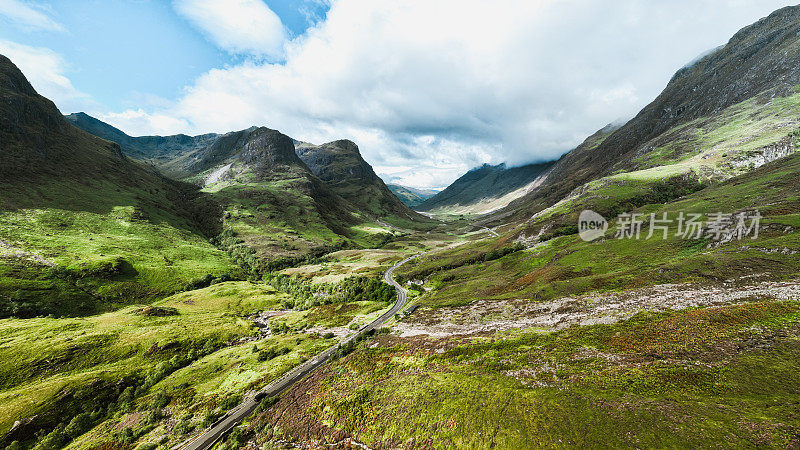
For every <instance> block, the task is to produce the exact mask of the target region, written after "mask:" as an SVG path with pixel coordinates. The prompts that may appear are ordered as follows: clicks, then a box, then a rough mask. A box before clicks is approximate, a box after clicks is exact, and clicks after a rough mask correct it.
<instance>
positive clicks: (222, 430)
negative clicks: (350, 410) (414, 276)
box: [175, 253, 422, 450]
mask: <svg viewBox="0 0 800 450" xmlns="http://www.w3.org/2000/svg"><path fill="white" fill-rule="evenodd" d="M421 254H422V253H420V254H417V255H414V256H411V257H408V258H406V259H404V260H402V261H400V262H398V263H397V264H395V265H393V266H392V267H390V268H389V269H388V270H386V272H385V273H384V274H383V280H384V281H385V282H386V283H388V284H390V285H391V286H393V287H394V288H395V290H396V291H397V300H396V301H395V303H394V305H393V306H392V307H391V309H389V310H388V311H386V312H385V313H383V314H382V315H381V316H380V317H378V318H377V319H375V320H373V321H372V322H370V323H368V324H366V325H364V326H363V327H361V328H359V330H358V331H357V332H355V333H353V334H352V335H351V336H348V337H347V338H345V339H343V340H341V341H339V343H338V344H336V345H334V346H332V347H330V348H328V349H327V350H324V351H323V352H321V353H318V354H317V355H316V356H314V357H313V358H311V359H309V360H307V361H306V362H304V363H302V364H300V365H299V366H297V367H295V368H294V369H292V370H290V371H289V372H287V373H285V374H284V375H283V376H282V377H280V378H278V379H277V380H275V381H273V382H272V383H270V384H269V385H267V386H266V387H264V388H263V389H261V390H260V391H258V393H257V394H256V396H258V397H259V398H266V397H274V396H276V395H278V394H280V393H281V392H283V391H285V390H286V389H287V388H288V387H289V386H291V385H292V384H294V383H295V382H297V381H299V380H301V379H302V378H303V377H305V376H306V375H308V374H309V373H311V372H313V371H314V370H316V369H318V368H319V367H321V366H322V365H324V364H325V363H327V362H328V361H330V359H331V356H333V354H334V353H335V352H336V350H337V349H338V348H339V346H342V345H347V344H349V343H351V342H353V341H355V340H356V339H358V338H359V337H360V336H362V335H363V334H364V333H367V332H369V331H370V330H374V329H376V328H378V327H379V326H381V325H383V324H384V323H385V322H386V321H387V320H389V319H390V318H391V317H392V316H394V315H395V314H396V313H398V312H400V310H401V309H403V306H405V304H406V300H408V290H406V289H405V288H403V286H401V285H400V284H399V283H398V282H396V281H394V278H392V273H394V270H395V269H397V268H398V267H400V266H402V265H403V264H405V263H407V262H409V261H411V260H412V259H414V258H416V257H418V256H420V255H421ZM256 396H253V397H251V398H249V399H247V400H245V401H243V402H242V403H241V404H239V406H237V407H235V408H233V409H232V410H230V411H228V412H227V413H225V415H223V416H222V417H220V418H219V419H218V420H217V421H216V422H214V423H213V424H211V426H210V427H208V429H206V430H205V431H203V432H202V433H201V434H199V435H197V436H196V437H194V438H192V439H190V440H188V441H185V442H183V443H181V444H180V445H178V446H176V447H175V448H176V449H184V450H204V449H209V448H211V447H212V446H213V445H214V444H215V443H216V442H217V441H218V440H219V439H220V438H221V437H222V436H224V435H225V434H227V433H228V432H229V431H230V430H232V429H233V427H235V426H236V425H238V424H239V423H240V422H241V421H242V420H244V418H245V417H247V416H249V415H250V414H252V413H253V411H254V410H255V409H256V406H258V401H257V400H255V397H256Z"/></svg>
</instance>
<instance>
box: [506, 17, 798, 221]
mask: <svg viewBox="0 0 800 450" xmlns="http://www.w3.org/2000/svg"><path fill="white" fill-rule="evenodd" d="M799 26H800V8H799V7H786V8H782V9H779V10H777V11H775V12H773V13H772V14H770V15H769V16H768V17H765V18H763V19H761V20H759V21H757V22H755V23H754V24H752V25H749V26H747V27H745V28H743V29H741V30H740V31H739V32H737V33H736V34H735V35H734V36H733V37H732V38H731V39H730V40H729V41H728V43H727V44H726V45H724V46H723V47H720V48H718V49H716V50H715V51H713V52H711V53H709V54H708V55H706V56H704V57H702V58H700V59H699V60H697V61H693V62H692V63H690V64H687V65H686V66H685V67H682V68H681V69H679V70H678V71H677V72H676V73H675V74H674V75H673V77H672V79H671V80H670V81H669V83H668V84H667V86H666V87H665V89H664V90H663V91H662V92H661V94H660V95H659V96H658V97H656V99H655V100H653V101H652V102H651V103H650V104H649V105H647V106H646V107H644V108H643V109H642V110H641V111H640V112H639V113H638V114H637V115H636V116H635V117H634V118H633V119H631V120H630V121H628V122H627V123H626V124H625V125H623V126H622V127H620V128H619V129H617V130H615V131H614V132H612V133H611V134H610V135H608V136H607V137H606V138H605V139H604V140H603V141H602V142H600V143H599V144H598V143H596V142H591V140H587V142H585V143H583V144H581V145H580V146H578V147H577V148H575V149H574V150H572V151H570V152H569V153H567V154H565V155H564V156H562V157H561V158H560V159H559V160H558V161H557V162H556V163H555V165H554V166H553V168H552V170H551V171H550V173H549V174H548V176H547V177H546V178H545V179H544V180H543V182H542V184H541V186H540V187H539V188H538V189H536V190H534V191H532V192H531V193H530V194H528V195H527V196H525V197H524V198H522V199H520V200H519V201H518V202H516V203H514V204H512V205H510V206H509V208H508V210H506V211H503V212H501V214H500V216H499V217H507V216H508V214H512V213H513V214H516V217H517V218H518V219H519V220H522V219H524V218H525V217H526V216H530V215H531V214H533V213H536V212H537V211H540V210H541V209H543V208H545V207H547V206H549V205H552V204H553V203H555V202H557V201H559V200H561V199H563V198H566V197H567V196H568V195H570V193H571V192H573V191H574V190H575V189H577V188H580V187H581V186H583V185H585V184H586V183H587V182H589V181H592V180H595V179H599V178H602V177H607V176H611V175H613V174H616V173H623V172H631V171H641V170H646V169H653V168H655V167H659V166H670V170H671V171H672V172H673V174H675V173H687V172H688V171H693V172H694V173H695V175H696V176H702V177H706V178H723V179H724V178H728V177H730V176H734V175H736V174H739V173H741V172H742V171H741V170H738V169H741V167H742V164H741V162H742V161H744V160H747V158H749V157H751V156H752V155H751V153H753V152H759V153H761V154H764V153H765V152H766V153H770V154H774V153H775V152H774V151H773V150H769V149H768V148H767V147H769V146H771V145H773V144H776V143H777V142H779V141H780V140H781V139H783V138H785V137H787V135H788V134H789V133H790V132H791V131H793V130H794V128H795V127H796V119H795V116H793V108H791V105H790V104H785V103H784V104H778V103H779V102H782V101H783V100H781V99H788V98H793V96H794V95H795V93H796V86H797V85H798V84H800V71H798V70H797V69H796V68H797V67H798V64H800V35H798V33H797V29H798V27H799ZM770 108H771V112H772V113H774V114H777V115H778V117H780V118H782V120H776V118H775V117H770V116H769V113H767V110H769V109H770ZM762 113H763V114H762ZM756 122H759V123H761V124H768V125H769V129H768V130H764V129H759V128H758V127H757V126H755V125H754V123H756ZM732 123H735V124H737V125H738V126H736V127H733V126H731V124H732ZM715 139H716V141H715ZM737 141H738V142H739V143H738V145H735V144H733V143H734V142H737ZM717 144H723V146H724V147H725V148H724V150H722V149H721V147H720V148H718V149H714V148H713V147H714V146H715V145H717ZM762 159H763V161H764V162H766V161H768V160H769V159H770V158H769V157H765V158H762ZM746 165H747V164H745V166H746Z"/></svg>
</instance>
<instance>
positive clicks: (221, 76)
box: [117, 0, 786, 187]
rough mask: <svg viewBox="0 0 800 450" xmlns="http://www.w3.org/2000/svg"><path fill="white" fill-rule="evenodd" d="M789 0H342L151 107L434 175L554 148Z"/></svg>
mask: <svg viewBox="0 0 800 450" xmlns="http://www.w3.org/2000/svg"><path fill="white" fill-rule="evenodd" d="M190 3H196V2H190ZM785 3H786V2H784V1H777V0H759V1H745V0H675V1H673V2H668V3H664V2H642V1H640V0H618V1H614V2H598V1H592V0H535V1H534V0H531V1H516V0H497V1H494V2H485V1H482V0H416V1H411V0H409V1H403V2H397V1H394V0H339V1H335V2H334V3H333V4H332V6H331V9H330V11H329V12H328V14H327V18H326V20H325V21H324V22H320V23H319V24H318V25H317V26H316V27H312V28H310V29H309V30H308V31H307V32H306V34H304V35H303V36H300V37H298V38H296V39H294V40H292V41H290V42H289V43H287V45H286V58H285V62H283V63H280V64H275V63H260V62H253V61H246V62H244V63H242V64H240V65H236V66H233V67H227V68H223V69H214V70H210V71H209V72H207V73H206V74H204V75H203V76H201V77H199V78H198V79H197V80H195V81H194V82H193V83H192V84H191V85H190V86H188V87H187V89H186V92H185V95H183V96H182V97H181V98H179V99H177V100H176V101H175V103H174V104H173V105H171V106H168V107H163V108H160V109H159V108H157V109H154V110H151V111H148V113H147V114H154V115H161V116H166V117H172V118H175V119H176V121H175V122H173V123H172V125H174V128H171V129H170V131H171V132H194V133H201V132H208V131H218V132H224V131H229V130H233V129H242V128H246V127H248V126H250V125H266V126H269V127H272V128H276V129H279V130H281V131H283V132H284V133H287V134H289V135H291V136H293V137H295V138H298V139H301V140H306V141H310V142H322V141H327V140H333V139H337V138H350V139H353V140H354V141H355V142H356V143H357V144H359V147H360V148H361V150H362V153H363V154H364V156H365V158H366V159H367V160H368V161H369V162H370V163H372V164H373V165H375V167H376V168H377V171H378V172H379V173H382V174H384V175H387V176H388V177H391V178H392V179H394V180H400V181H402V182H405V183H407V184H410V185H412V186H419V187H441V186H443V185H445V184H447V183H449V182H450V181H452V180H453V179H455V178H456V177H458V176H459V175H461V174H462V173H463V172H464V171H466V170H467V169H469V168H471V167H474V166H477V165H479V164H481V163H484V162H488V163H491V164H497V163H500V162H504V161H505V162H509V163H510V164H518V163H524V162H534V161H540V160H544V159H551V158H556V157H558V156H559V155H560V154H561V153H563V152H564V151H567V150H569V149H570V148H572V147H574V146H575V145H577V144H578V143H580V142H581V141H582V140H583V139H584V138H585V137H586V136H588V135H589V134H591V133H593V132H594V131H596V130H597V129H599V128H601V127H602V126H604V125H605V124H606V123H608V122H611V121H614V120H616V119H618V118H619V117H631V116H632V115H634V114H635V113H636V112H637V110H638V109H640V108H641V107H642V106H644V104H646V103H647V102H649V101H650V100H651V99H652V98H654V97H655V96H656V95H657V94H658V93H659V92H660V91H661V89H663V87H664V85H665V84H666V83H667V81H668V80H669V78H670V77H671V76H672V74H673V73H674V71H675V70H677V69H678V68H680V67H681V66H683V65H684V64H685V63H686V62H687V61H690V60H692V59H693V58H694V57H695V56H696V55H698V54H700V53H702V52H703V51H705V50H707V49H709V48H713V47H715V46H717V45H719V44H721V43H724V42H726V41H727V40H728V39H729V38H730V36H732V35H733V33H734V32H736V31H737V30H738V29H739V28H741V27H742V26H745V25H747V24H749V23H752V22H754V21H755V20H757V19H758V18H760V17H762V16H764V15H767V14H768V13H770V12H771V11H772V10H774V9H776V8H777V7H779V6H782V5H784V4H785ZM687 11H691V14H687ZM220 15H224V14H222V12H220ZM217 21H221V22H223V23H227V24H228V25H226V26H221V27H220V29H227V28H230V27H231V25H230V23H235V21H233V22H231V21H228V20H227V19H224V18H223V19H221V20H219V19H217V20H215V21H213V22H217ZM211 22H212V21H209V23H211ZM208 26H209V27H211V25H210V24H209V25H208ZM244 29H247V27H245V28H244ZM251 34H252V36H254V38H253V39H256V38H257V37H258V33H256V32H254V31H252V30H251V31H249V32H248V35H251ZM237 39H238V38H237ZM242 39H244V38H242ZM254 42H255V41H254ZM229 45H230V46H234V44H229ZM248 45H249V44H248ZM245 46H246V45H244V44H241V45H240V47H245ZM252 46H253V47H256V46H257V44H252ZM264 47H265V48H266V47H269V46H268V45H265V46H264ZM117 123H119V124H121V122H117ZM161 123H162V125H164V124H165V121H161ZM166 125H169V124H166ZM122 128H123V129H125V128H124V126H122ZM139 129H140V130H141V132H145V131H146V130H144V129H143V128H139ZM153 130H156V128H153ZM401 168H405V169H403V170H400V169H401Z"/></svg>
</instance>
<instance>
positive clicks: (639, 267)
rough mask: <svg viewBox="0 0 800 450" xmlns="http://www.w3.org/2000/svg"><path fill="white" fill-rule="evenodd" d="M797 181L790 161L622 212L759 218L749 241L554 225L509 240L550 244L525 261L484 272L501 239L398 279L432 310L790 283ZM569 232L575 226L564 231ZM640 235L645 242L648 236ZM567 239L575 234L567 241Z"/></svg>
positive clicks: (533, 227) (521, 257)
mask: <svg viewBox="0 0 800 450" xmlns="http://www.w3.org/2000/svg"><path fill="white" fill-rule="evenodd" d="M798 173H800V157H798V156H790V157H787V158H784V159H782V160H779V161H776V162H774V163H772V164H769V165H767V166H764V167H762V168H760V169H758V170H756V171H754V172H752V173H750V174H747V175H744V176H741V177H738V178H734V179H732V180H729V181H727V182H725V183H721V184H717V185H714V186H711V187H707V188H705V189H703V190H700V191H698V192H694V193H692V194H690V195H686V196H684V197H680V198H678V199H675V200H673V201H671V202H669V203H666V204H663V205H658V204H644V205H642V204H641V202H638V203H633V204H632V205H631V206H633V208H631V209H630V210H628V211H634V212H639V213H642V214H644V215H645V217H649V214H650V213H654V214H656V216H660V215H661V214H663V213H668V214H669V217H671V218H673V219H674V218H676V217H677V215H678V213H679V212H680V211H686V212H700V213H715V212H731V213H735V212H738V211H747V210H749V211H752V210H755V209H759V210H760V212H761V214H762V215H763V216H764V218H763V219H762V224H761V225H762V231H761V234H760V235H759V238H758V239H757V240H752V239H750V238H747V239H746V240H742V241H738V240H734V241H731V242H729V243H725V244H722V245H718V246H711V247H709V244H711V243H712V242H711V241H710V240H707V239H700V240H692V239H683V238H680V237H676V236H675V232H676V231H677V224H676V223H673V224H672V226H671V228H670V233H669V238H668V239H666V240H662V239H660V238H657V237H654V238H651V239H644V238H643V239H639V240H633V239H622V240H620V239H614V238H613V237H614V233H615V230H616V227H617V221H616V220H612V221H611V223H610V226H609V231H608V233H607V238H606V239H600V240H597V241H593V242H584V241H582V240H581V239H580V238H579V237H578V236H577V235H576V234H570V233H567V234H566V235H558V234H554V233H553V231H554V230H553V228H552V225H551V224H552V223H561V222H558V221H554V220H553V219H551V221H550V222H548V221H547V220H546V219H542V220H541V221H538V222H537V221H534V222H532V223H531V224H528V225H525V228H521V229H518V230H517V232H518V233H520V234H522V235H525V236H536V235H538V234H539V233H540V232H541V231H542V228H543V227H546V228H545V229H544V233H543V236H546V235H547V234H548V233H550V236H551V237H552V238H550V239H548V240H546V241H545V242H543V243H541V244H539V245H537V246H535V247H534V248H532V249H530V250H528V251H525V252H519V253H514V254H510V255H507V256H505V257H503V258H500V259H498V260H495V261H488V262H487V261H484V260H483V258H482V255H483V254H485V253H486V252H488V251H490V250H492V249H496V248H500V247H502V246H507V245H509V243H510V242H511V240H510V239H509V237H508V236H506V237H504V238H499V239H495V240H484V241H478V242H473V243H468V244H466V245H463V246H460V247H456V248H453V249H449V250H445V251H440V252H434V253H431V254H430V255H427V256H425V257H422V258H419V259H418V260H415V261H414V262H413V263H411V264H409V265H407V266H404V267H403V268H401V270H400V275H401V276H402V277H403V278H405V279H425V280H427V281H428V287H432V288H434V289H433V290H432V291H431V292H429V293H428V294H426V295H425V296H423V297H422V298H421V301H422V302H423V304H426V305H428V306H431V307H439V306H463V305H465V304H469V303H471V302H472V301H474V300H476V299H510V298H513V299H529V300H531V301H543V300H548V299H552V298H557V297H560V296H572V295H581V294H585V293H589V292H593V291H614V290H622V289H630V288H636V287H642V286H649V285H652V284H658V283H679V282H702V283H707V282H712V283H718V282H722V281H725V280H727V279H731V278H738V277H740V276H743V275H748V274H753V273H759V274H765V276H767V277H772V278H773V279H787V278H792V277H795V276H796V275H797V274H798V273H800V262H799V261H798V259H797V257H796V256H795V255H792V254H791V252H789V253H786V252H784V249H790V250H791V249H797V248H798V247H800V241H798V237H797V234H796V233H794V232H793V231H792V230H795V229H796V228H797V227H798V226H800V222H798V217H800V216H798V214H800V197H799V196H798V194H800V193H799V192H798V190H797V186H796V184H795V183H794V182H793V180H794V179H796V177H797V176H798ZM645 192H647V191H645ZM641 195H642V192H639V193H636V192H635V191H631V193H629V194H626V195H625V196H622V197H621V198H622V201H621V202H612V199H615V198H618V197H613V196H610V195H609V196H602V197H601V199H600V201H604V202H606V205H608V206H609V207H613V208H614V209H616V210H617V212H624V211H625V210H624V209H621V207H620V204H621V205H623V206H625V205H626V204H629V203H628V202H629V201H628V200H626V199H630V198H635V197H636V196H641ZM594 205H595V206H597V205H599V203H595V204H594ZM637 205H639V206H637ZM598 209H600V208H598ZM603 212H604V213H605V212H606V211H603ZM570 214H573V213H571V212H570V213H569V214H567V213H565V217H573V216H571V215H570ZM610 217H613V216H610ZM574 223H577V220H575V222H571V223H570V224H574ZM563 225H565V226H566V225H568V223H564V224H563ZM643 230H644V236H646V235H647V231H648V228H647V227H646V226H645V227H644V228H643ZM787 230H788V231H787ZM575 232H577V230H576V229H575V230H573V231H572V233H575ZM512 236H513V235H512ZM545 239H547V237H545Z"/></svg>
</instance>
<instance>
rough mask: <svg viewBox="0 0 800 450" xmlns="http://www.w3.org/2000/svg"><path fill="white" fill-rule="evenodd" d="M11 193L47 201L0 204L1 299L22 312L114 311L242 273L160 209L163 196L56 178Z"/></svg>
mask: <svg viewBox="0 0 800 450" xmlns="http://www.w3.org/2000/svg"><path fill="white" fill-rule="evenodd" d="M34 191H35V192H34ZM4 192H5V193H6V194H8V196H7V197H6V198H29V199H30V198H34V197H37V196H38V197H40V198H41V200H39V201H37V202H35V204H30V205H28V204H24V203H23V202H18V205H17V206H18V207H17V208H13V209H7V210H3V211H0V240H2V241H3V242H4V243H5V245H6V247H5V248H3V249H0V298H2V297H5V298H6V299H8V300H10V301H12V302H14V303H15V304H16V305H18V306H19V308H21V309H22V310H23V313H22V314H20V315H21V316H28V315H39V314H55V315H57V316H59V315H68V316H74V315H82V314H88V313H96V312H101V311H108V310H110V309H114V308H116V307H119V306H123V305H126V304H131V303H133V302H137V301H138V302H142V301H151V300H154V299H157V298H162V297H164V296H166V295H169V294H172V293H174V292H177V291H180V290H183V289H184V287H185V285H186V284H188V283H191V282H193V281H195V280H197V279H200V278H202V277H204V276H206V275H209V274H210V275H214V276H218V275H221V274H223V273H235V272H236V270H237V269H236V267H235V266H234V265H233V263H231V261H230V260H229V258H228V256H227V255H226V254H225V253H224V252H223V251H221V250H219V249H217V248H215V247H214V246H213V245H211V244H210V243H209V242H208V240H207V238H206V237H205V236H204V235H203V234H201V233H200V232H199V231H198V230H197V229H196V228H193V224H192V223H191V222H189V221H188V220H187V219H184V218H182V217H181V216H179V215H176V214H175V212H174V211H165V210H163V209H162V208H163V204H164V203H165V202H166V201H167V200H166V199H163V198H160V197H159V196H160V195H163V193H158V192H155V191H153V193H151V192H150V191H146V190H121V189H118V188H115V186H114V185H112V184H109V183H107V182H98V183H97V184H96V185H95V184H91V183H90V184H88V185H86V186H84V185H81V184H67V185H65V184H64V183H60V182H57V181H53V182H51V183H48V184H42V185H39V186H37V187H35V188H34V187H27V188H25V187H23V186H16V187H14V188H13V189H11V190H10V191H4ZM25 305H27V307H28V309H29V310H30V313H29V314H26V313H24V310H25ZM19 308H18V309H19ZM10 314H14V311H9V310H7V311H5V313H4V314H3V315H4V316H8V315H10Z"/></svg>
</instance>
